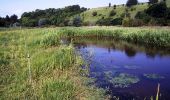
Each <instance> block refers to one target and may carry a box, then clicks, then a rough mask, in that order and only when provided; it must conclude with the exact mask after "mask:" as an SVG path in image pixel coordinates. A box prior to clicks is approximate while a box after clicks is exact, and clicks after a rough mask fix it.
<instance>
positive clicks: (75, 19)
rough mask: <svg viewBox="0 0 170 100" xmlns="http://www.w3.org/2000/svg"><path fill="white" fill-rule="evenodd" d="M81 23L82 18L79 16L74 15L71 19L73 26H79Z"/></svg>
mask: <svg viewBox="0 0 170 100" xmlns="http://www.w3.org/2000/svg"><path fill="white" fill-rule="evenodd" d="M81 23H82V20H81V17H80V16H76V17H75V18H74V19H73V25H74V26H76V27H79V26H81Z"/></svg>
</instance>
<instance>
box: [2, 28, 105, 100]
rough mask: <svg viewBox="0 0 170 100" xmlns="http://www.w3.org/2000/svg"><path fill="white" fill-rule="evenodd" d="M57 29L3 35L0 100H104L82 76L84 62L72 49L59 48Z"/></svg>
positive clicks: (5, 33)
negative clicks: (98, 99)
mask: <svg viewBox="0 0 170 100" xmlns="http://www.w3.org/2000/svg"><path fill="white" fill-rule="evenodd" d="M58 32H59V31H58V29H23V30H9V31H6V30H5V31H1V32H0V99H1V100H12V99H30V100H34V99H41V100H47V99H51V100H53V99H54V100H70V99H73V100H75V99H78V100H80V99H92V100H94V98H95V99H97V98H100V99H101V98H104V96H103V92H102V90H100V89H96V88H95V87H93V86H87V83H88V81H89V79H87V78H86V77H83V76H80V74H81V73H82V72H83V71H81V68H80V66H81V65H82V63H83V61H82V59H81V57H80V56H79V55H77V54H76V53H75V50H74V48H73V46H72V45H68V46H67V45H62V44H60V39H59V34H58Z"/></svg>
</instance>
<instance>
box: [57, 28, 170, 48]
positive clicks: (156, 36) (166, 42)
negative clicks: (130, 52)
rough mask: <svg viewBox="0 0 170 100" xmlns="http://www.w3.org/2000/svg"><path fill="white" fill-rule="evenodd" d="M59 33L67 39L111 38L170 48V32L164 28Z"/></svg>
mask: <svg viewBox="0 0 170 100" xmlns="http://www.w3.org/2000/svg"><path fill="white" fill-rule="evenodd" d="M60 31H61V33H64V35H65V36H68V37H70V36H72V37H75V36H79V37H84V36H87V37H112V38H113V39H117V40H125V41H128V42H132V43H136V44H142V45H146V46H153V47H168V48H169V47H170V30H169V29H166V28H163V29H161V28H158V29H157V28H152V29H151V28H121V27H92V28H89V27H85V28H63V29H61V30H60Z"/></svg>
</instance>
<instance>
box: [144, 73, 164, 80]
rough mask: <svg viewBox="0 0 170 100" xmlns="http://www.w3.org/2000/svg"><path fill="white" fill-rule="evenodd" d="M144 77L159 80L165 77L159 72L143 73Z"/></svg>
mask: <svg viewBox="0 0 170 100" xmlns="http://www.w3.org/2000/svg"><path fill="white" fill-rule="evenodd" d="M143 76H144V77H146V78H148V79H152V80H157V79H164V78H165V77H164V76H161V75H159V74H143Z"/></svg>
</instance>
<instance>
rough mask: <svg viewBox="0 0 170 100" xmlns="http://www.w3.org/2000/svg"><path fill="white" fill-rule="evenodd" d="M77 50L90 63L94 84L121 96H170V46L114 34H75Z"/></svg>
mask: <svg viewBox="0 0 170 100" xmlns="http://www.w3.org/2000/svg"><path fill="white" fill-rule="evenodd" d="M68 40H72V42H73V43H74V45H75V47H76V49H77V51H79V52H80V54H81V55H82V57H83V58H84V60H85V61H86V62H87V63H88V64H89V75H88V77H90V78H92V79H94V82H93V83H92V84H95V85H96V86H97V87H99V88H103V89H105V90H106V91H107V94H109V95H111V97H112V99H113V100H114V97H115V96H116V97H119V99H120V100H132V99H135V100H144V99H146V100H148V99H150V98H151V96H153V98H155V97H156V93H157V86H158V83H159V84H160V100H169V99H170V83H169V82H170V49H165V48H159V49H158V48H154V47H146V46H141V45H137V44H132V43H127V42H123V41H118V40H113V39H111V38H110V37H102V38H99V37H75V38H72V39H68Z"/></svg>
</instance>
